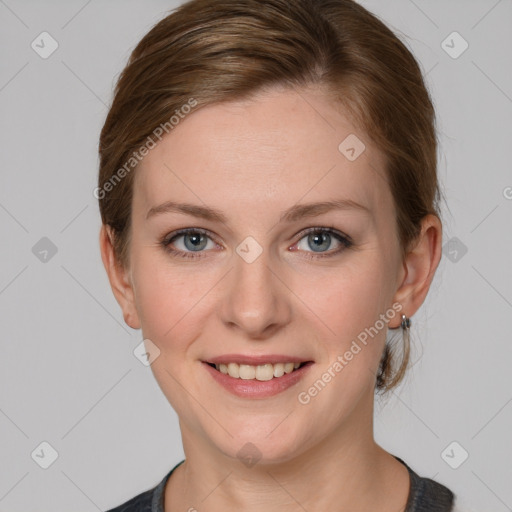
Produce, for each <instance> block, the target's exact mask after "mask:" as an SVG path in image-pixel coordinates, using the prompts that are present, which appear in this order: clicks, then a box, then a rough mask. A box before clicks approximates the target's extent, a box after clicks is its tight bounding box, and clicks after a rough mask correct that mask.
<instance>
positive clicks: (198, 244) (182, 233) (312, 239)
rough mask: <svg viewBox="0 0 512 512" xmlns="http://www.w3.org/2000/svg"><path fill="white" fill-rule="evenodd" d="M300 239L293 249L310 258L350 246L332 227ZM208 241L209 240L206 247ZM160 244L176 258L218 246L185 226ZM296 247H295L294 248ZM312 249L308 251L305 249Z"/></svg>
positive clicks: (190, 256) (195, 255)
mask: <svg viewBox="0 0 512 512" xmlns="http://www.w3.org/2000/svg"><path fill="white" fill-rule="evenodd" d="M301 235H302V237H301V238H300V240H299V241H298V242H297V243H296V244H295V245H294V246H292V248H291V249H292V250H293V251H298V250H299V251H303V252H305V253H306V255H305V257H306V258H310V259H316V258H329V257H331V256H335V255H337V254H339V253H341V252H342V251H343V250H345V249H348V248H350V247H352V245H353V243H352V241H351V240H350V239H349V238H348V237H346V236H344V235H342V234H341V233H339V232H338V231H337V230H335V229H334V228H320V227H315V228H309V229H307V230H306V231H303V232H302V233H301ZM180 239H183V244H182V247H178V248H177V249H176V248H174V247H173V246H175V244H176V241H177V240H180ZM304 239H305V240H306V244H307V247H300V246H299V245H300V243H301V242H302V240H304ZM208 241H211V243H212V244H211V245H210V247H208ZM333 241H337V243H338V248H336V249H334V250H331V251H328V249H329V247H330V246H331V244H332V243H333ZM160 244H161V245H162V246H163V247H164V249H165V250H166V251H167V252H168V253H169V254H171V256H173V257H177V258H188V259H196V258H202V257H205V255H204V254H202V253H205V252H207V251H206V250H207V249H212V245H213V248H215V247H216V246H218V244H216V243H215V241H214V240H213V239H212V238H211V237H210V235H209V232H208V231H206V230H204V229H199V228H186V229H181V230H179V231H177V232H175V233H171V234H170V235H168V236H166V237H164V238H163V240H161V242H160ZM295 247H297V248H295ZM308 248H310V249H312V250H311V251H308V250H307V249H308ZM324 253H325V254H324Z"/></svg>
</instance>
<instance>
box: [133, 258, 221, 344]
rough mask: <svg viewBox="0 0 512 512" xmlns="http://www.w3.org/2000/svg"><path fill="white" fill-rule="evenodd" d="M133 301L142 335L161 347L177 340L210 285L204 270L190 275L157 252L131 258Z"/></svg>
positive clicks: (195, 313) (188, 323)
mask: <svg viewBox="0 0 512 512" xmlns="http://www.w3.org/2000/svg"><path fill="white" fill-rule="evenodd" d="M133 278H134V283H135V302H136V308H137V311H138V314H139V318H140V320H141V325H142V331H143V333H144V336H146V337H149V338H150V339H151V337H154V338H155V340H156V341H157V343H159V344H162V345H163V346H165V345H167V344H168V343H167V342H168V341H170V340H174V341H177V342H179V340H178V338H177V334H178V333H179V337H183V335H184V330H186V328H187V326H190V324H191V319H192V318H193V317H194V315H197V314H198V312H200V311H201V297H203V295H204V294H205V293H206V292H207V291H208V290H209V289H210V288H212V286H213V284H214V283H213V282H212V283H209V279H208V273H207V272H202V273H200V274H199V273H196V275H195V274H193V273H191V272H190V271H189V270H187V269H186V268H183V266H182V267H180V268H178V267H177V266H173V265H172V264H171V263H169V262H168V261H166V260H165V257H164V258H162V257H161V256H160V255H154V254H151V253H150V251H147V253H146V254H144V253H141V254H140V256H138V257H136V258H134V267H133Z"/></svg>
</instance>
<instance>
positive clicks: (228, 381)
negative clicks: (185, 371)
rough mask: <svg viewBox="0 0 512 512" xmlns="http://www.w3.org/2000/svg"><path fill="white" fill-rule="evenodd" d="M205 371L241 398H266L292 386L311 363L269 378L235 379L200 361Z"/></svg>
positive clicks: (307, 369)
mask: <svg viewBox="0 0 512 512" xmlns="http://www.w3.org/2000/svg"><path fill="white" fill-rule="evenodd" d="M202 364H203V365H204V367H205V368H206V371H208V372H209V373H210V375H211V376H212V377H213V378H214V379H215V380H216V381H217V382H218V383H219V384H220V385H221V386H223V387H224V388H225V389H227V390H228V391H230V392H231V393H233V395H236V396H239V397H242V398H268V397H271V396H274V395H277V394H278V393H281V392H282V391H285V390H286V389H288V388H290V387H292V386H293V385H294V384H296V383H297V382H299V380H300V379H302V378H303V377H304V375H306V373H307V372H308V371H309V368H310V367H311V366H312V364H313V363H311V362H308V363H306V364H304V365H303V366H301V367H300V368H297V369H296V370H294V371H293V372H290V373H285V374H284V375H283V376H282V377H277V378H276V377H274V378H273V379H271V380H256V379H247V380H245V379H235V378H233V377H230V376H229V375H226V374H224V373H221V372H220V371H218V370H216V369H215V368H212V367H211V366H210V365H209V364H208V363H204V362H203V363H202Z"/></svg>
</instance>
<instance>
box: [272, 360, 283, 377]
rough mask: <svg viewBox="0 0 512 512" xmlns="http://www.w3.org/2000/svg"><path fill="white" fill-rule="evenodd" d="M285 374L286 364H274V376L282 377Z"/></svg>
mask: <svg viewBox="0 0 512 512" xmlns="http://www.w3.org/2000/svg"><path fill="white" fill-rule="evenodd" d="M283 375H284V364H283V363H277V364H275V365H274V377H282V376H283Z"/></svg>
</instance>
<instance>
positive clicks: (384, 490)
mask: <svg viewBox="0 0 512 512" xmlns="http://www.w3.org/2000/svg"><path fill="white" fill-rule="evenodd" d="M351 133H352V134H356V135H357V136H358V137H359V138H360V139H361V140H362V141H364V143H365V145H366V149H365V151H364V152H363V153H362V154H361V155H360V156H359V157H358V158H357V159H356V160H354V161H349V160H348V159H347V158H346V157H345V156H344V155H343V154H342V153H341V152H340V151H339V150H338V146H339V144H340V142H341V141H343V140H344V139H345V138H346V137H347V135H349V134H351ZM384 165H385V161H384V156H383V155H382V154H381V153H380V152H379V151H378V150H377V149H376V148H375V147H374V146H373V144H372V143H371V142H370V140H369V138H368V137H367V136H366V135H365V134H364V133H361V132H360V131H359V130H358V129H357V128H356V127H355V126H354V125H352V124H351V122H350V121H349V118H348V117H347V116H345V115H344V114H343V111H342V110H341V107H337V106H336V105H334V104H333V102H332V101H331V100H330V99H329V96H328V95H327V94H326V92H325V91H324V90H323V89H321V88H320V87H316V88H313V87H310V88H307V89H306V88H303V89H301V90H292V89H281V88H280V89H278V88H274V89H271V90H267V91H266V92H261V93H260V94H258V95H257V96H256V97H254V98H253V99H251V100H245V101H243V102H241V101H240V102H229V103H224V104H217V105H211V106H207V107H203V108H201V109H198V110H196V111H194V112H193V113H191V114H189V115H188V116H187V117H186V119H184V120H182V121H181V122H180V124H179V125H178V126H177V127H176V128H175V129H174V130H173V131H172V132H170V133H169V135H167V136H166V138H164V139H163V140H162V142H161V143H159V145H158V146H157V147H156V148H155V149H153V150H152V151H151V152H150V153H149V154H148V155H147V156H146V157H145V159H144V160H143V161H142V162H141V164H140V166H139V168H138V169H137V171H136V175H135V182H134V188H135V191H134V197H133V204H132V206H133V210H132V232H131V241H130V249H129V251H130V253H129V254H130V263H129V265H128V266H127V267H123V266H121V265H119V264H118V262H117V261H116V259H115V257H114V252H113V248H112V244H111V241H110V238H109V230H108V229H107V228H105V226H104V227H103V228H102V229H101V233H100V246H101V254H102V259H103V262H104V265H105V268H106V271H107V273H108V276H109V280H110V283H111V286H112V290H113V293H114V294H115V297H116V299H117V301H118V302H119V304H120V306H121V308H122V311H123V315H124V319H125V321H126V323H127V324H128V325H129V326H131V327H132V328H134V329H142V332H143V336H144V338H145V339H150V340H151V341H152V342H153V343H154V344H155V345H156V346H157V347H158V348H159V350H160V355H159V356H158V357H157V358H156V359H155V361H154V362H153V363H152V365H151V368H152V371H153V373H154V375H155V378H156V380H157V382H158V384H159V386H160V388H161V389H162V391H163V393H164V394H165V396H166V397H167V399H168V400H169V402H170V404H171V405H172V406H173V408H174V409H175V410H176V412H177V414H178V416H179V421H180V427H181V433H182V439H183V447H184V452H185V456H186V462H185V463H184V464H182V465H181V466H179V467H178V468H177V469H176V470H175V472H174V473H173V475H172V477H171V478H170V479H169V480H168V482H167V486H166V489H165V510H166V512H175V511H178V510H181V511H184V510H189V509H190V508H191V507H194V508H195V509H197V510H198V511H199V512H200V511H201V510H206V509H207V510H209V511H221V510H223V511H225V510H235V509H237V510H240V509H242V510H246V511H251V512H252V511H261V510H262V509H265V511H267V512H273V511H274V510H275V511H277V510H279V511H280V512H282V511H283V510H285V511H288V510H289V511H292V510H294V511H295V510H302V508H301V507H304V509H306V510H309V511H314V510H340V511H354V510H361V511H362V510H380V511H384V512H387V511H389V512H399V511H403V510H404V509H405V504H406V501H407V496H408V492H409V476H408V473H407V470H406V468H405V467H404V466H403V465H402V464H401V463H399V462H398V461H396V460H395V459H394V457H393V456H392V455H391V454H389V453H387V452H386V451H385V450H384V449H383V448H381V447H380V446H379V445H378V444H377V443H376V442H375V441H374V438H373V407H374V384H375V376H376V373H377V369H378V365H379V361H380V357H381V354H382V351H383V349H384V344H385V339H386V330H387V329H386V328H384V329H381V330H380V331H379V333H378V335H376V336H374V337H373V338H370V339H371V341H370V342H369V343H368V344H367V345H366V346H364V348H363V349H362V350H361V351H360V352H359V353H358V354H357V355H356V356H354V358H353V359H352V360H351V361H350V362H349V363H348V364H347V365H346V366H345V367H344V368H343V370H342V371H341V372H339V373H337V374H336V377H335V378H333V379H332V380H331V382H329V383H328V385H326V386H325V388H324V389H323V390H322V391H321V392H320V393H318V395H317V396H315V397H314V398H312V399H311V401H310V402H309V403H308V404H301V403H300V402H299V401H298V398H297V397H298V394H299V393H300V392H301V391H307V390H308V388H309V387H310V386H311V385H312V384H313V383H314V382H315V381H316V380H317V379H319V378H321V375H322V373H323V372H325V371H326V370H327V369H328V368H329V367H330V366H332V364H333V362H334V361H336V358H337V357H338V355H342V354H344V353H345V352H346V351H347V350H348V349H349V347H350V345H351V343H352V341H353V340H355V339H356V338H357V336H358V334H359V333H360V332H362V331H364V329H365V328H368V327H370V326H373V325H374V324H375V322H376V320H378V319H379V315H380V314H382V313H385V312H386V311H388V310H390V308H392V304H393V303H399V304H401V306H402V310H401V312H403V313H405V314H406V315H407V316H408V317H412V316H413V315H414V313H415V312H416V311H417V310H418V308H419V307H420V306H421V304H422V303H423V301H424V299H425V297H426V295H427V292H428V289H429V287H430V284H431V281H432V279H433V276H434V273H435V270H436V268H437V266H438V263H439V260H440V258H441V235H442V231H441V230H442V228H441V223H440V221H439V219H438V218H437V217H435V216H428V217H426V218H425V219H424V221H423V226H422V231H421V235H420V237H419V238H418V242H417V244H416V245H415V247H414V248H413V249H412V250H411V251H410V252H409V254H408V255H407V258H406V259H405V260H404V261H402V260H401V257H400V247H399V242H398V235H397V228H396V224H395V207H394V203H393V198H392V196H391V192H390V190H389V187H388V185H387V184H386V181H385V180H384ZM340 198H349V199H351V200H353V201H356V202H358V203H360V204H363V205H364V206H366V207H367V208H369V209H370V213H366V212H364V211H360V210H357V209H350V210H332V211H329V212H327V213H323V214H321V215H318V216H316V217H310V218H303V219H299V220H296V221H294V222H291V223H289V222H288V223H287V222H284V223H280V222H279V217H280V214H281V213H282V212H283V211H284V210H286V209H288V208H290V207H292V206H294V205H295V204H297V203H300V204H305V203H310V202H317V201H326V200H333V199H340ZM169 200H173V201H181V202H188V203H194V204H197V205H202V206H204V205H207V206H210V207H212V208H216V209H219V210H221V211H222V212H223V213H224V215H225V216H226V218H227V220H226V222H225V223H222V222H217V221H211V220H205V219H201V218H196V217H193V216H191V215H185V214H182V213H175V212H168V213H164V214H161V215H155V216H153V217H150V218H149V219H147V218H146V215H147V212H148V211H149V209H150V208H152V207H154V206H157V205H160V204H162V203H164V202H166V201H169ZM187 227H193V228H202V229H205V230H207V231H209V233H210V234H211V239H207V240H208V243H207V246H206V247H205V248H204V249H203V250H202V252H201V253H200V254H199V256H200V257H198V258H197V259H186V258H180V257H173V256H171V255H170V253H169V252H166V250H165V249H164V247H162V245H161V244H160V243H159V241H160V239H161V238H163V237H164V236H165V235H167V234H170V233H173V232H175V231H177V230H178V229H181V228H187ZM310 227H333V228H334V229H335V230H337V231H339V232H340V233H342V234H345V235H348V236H350V237H351V239H352V240H353V246H352V247H349V248H343V246H342V244H341V243H339V242H338V241H337V240H336V238H334V237H332V238H331V243H330V245H329V242H326V244H325V245H324V246H321V247H320V251H323V252H315V248H316V246H315V245H314V244H315V241H314V240H313V241H310V242H309V243H308V236H307V234H302V231H303V230H304V229H306V228H310ZM247 236H252V237H253V238H254V239H255V240H256V241H257V243H258V244H259V246H260V247H261V249H262V253H261V255H260V256H259V257H258V258H257V259H256V260H255V261H253V262H252V263H247V262H246V261H245V260H244V259H242V258H241V257H240V256H239V255H238V254H237V252H236V248H237V246H238V245H239V244H240V243H241V242H242V241H243V240H244V239H245V238H246V237H247ZM188 240H190V237H189V238H188ZM190 247H193V246H192V244H189V245H188V248H187V246H186V245H185V240H184V237H183V236H182V237H180V238H178V239H176V240H175V241H174V243H173V248H175V249H176V250H181V251H184V252H188V253H189V254H190V253H193V254H196V255H197V254H198V253H197V252H195V253H194V252H193V251H192V250H191V249H190ZM291 248H295V249H296V250H293V249H291ZM338 248H341V249H342V250H341V252H339V253H338V254H333V253H334V252H335V251H336V249H338ZM329 253H330V254H333V255H332V256H330V257H327V256H324V257H323V258H322V257H319V258H317V259H308V255H320V256H321V255H322V254H329ZM401 312H400V313H398V312H397V313H396V314H395V316H394V318H392V319H391V320H389V321H388V324H387V326H388V327H392V328H394V327H398V326H399V325H400V314H401ZM226 353H241V354H251V355H254V354H287V355H293V356H297V357H301V358H302V359H303V360H312V361H314V365H313V366H312V367H311V368H310V371H309V373H308V374H307V376H305V377H304V378H303V379H302V380H301V381H300V382H298V383H297V384H296V385H294V386H292V387H291V388H289V389H288V390H286V391H284V392H282V393H280V394H278V395H276V396H273V397H270V398H266V399H248V398H239V397H235V396H233V395H231V394H230V393H229V392H228V391H226V390H224V388H222V387H221V386H219V385H218V384H217V383H216V382H215V381H214V380H213V379H212V377H211V376H210V375H209V374H208V372H207V371H206V370H205V369H204V367H203V364H202V363H201V361H202V360H207V359H208V358H211V357H214V356H219V355H222V354H226ZM248 442H251V443H253V444H254V445H255V446H256V447H257V449H258V450H259V453H260V455H261V459H260V460H259V461H258V462H257V463H256V464H255V465H253V466H251V467H247V466H246V465H245V464H244V463H243V462H242V461H241V460H240V458H238V457H237V452H238V451H239V450H240V449H241V448H242V447H243V446H244V445H245V444H246V443H248ZM203 500H204V501H203Z"/></svg>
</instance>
